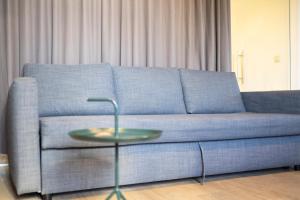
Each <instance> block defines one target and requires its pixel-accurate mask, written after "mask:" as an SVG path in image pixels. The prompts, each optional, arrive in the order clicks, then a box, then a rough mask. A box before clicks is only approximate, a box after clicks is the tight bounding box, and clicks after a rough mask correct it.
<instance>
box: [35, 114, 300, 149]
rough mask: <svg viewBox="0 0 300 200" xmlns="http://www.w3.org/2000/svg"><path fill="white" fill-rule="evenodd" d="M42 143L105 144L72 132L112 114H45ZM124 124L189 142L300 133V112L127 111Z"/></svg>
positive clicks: (105, 121)
mask: <svg viewBox="0 0 300 200" xmlns="http://www.w3.org/2000/svg"><path fill="white" fill-rule="evenodd" d="M40 121H41V123H40V124H41V132H42V133H41V134H42V147H43V148H44V149H47V148H66V147H88V146H104V145H109V144H107V143H105V144H100V143H93V142H83V141H77V140H73V139H72V138H70V137H69V135H68V132H69V131H72V130H76V129H83V128H91V127H113V121H114V120H113V117H112V116H67V117H43V118H41V120H40ZM120 127H125V128H126V127H127V128H152V129H159V130H163V134H162V136H161V137H160V138H159V139H156V140H153V141H150V142H152V143H161V142H188V141H209V140H228V139H241V138H255V137H274V136H287V135H300V115H288V114H257V113H231V114H197V115H194V114H191V115H123V116H120Z"/></svg>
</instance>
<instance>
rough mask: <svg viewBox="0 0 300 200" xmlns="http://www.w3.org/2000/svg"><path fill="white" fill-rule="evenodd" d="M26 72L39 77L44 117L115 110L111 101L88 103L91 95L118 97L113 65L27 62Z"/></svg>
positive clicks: (41, 111) (41, 112)
mask: <svg viewBox="0 0 300 200" xmlns="http://www.w3.org/2000/svg"><path fill="white" fill-rule="evenodd" d="M23 75H24V76H29V77H34V78H36V80H37V83H38V98H39V99H38V101H39V114H40V116H57V115H94V114H112V113H113V108H112V106H111V105H110V104H109V103H101V104H100V103H98V102H93V103H92V102H87V99H88V98H89V97H108V98H113V99H115V95H114V85H113V77H112V68H111V66H110V65H108V64H93V65H47V64H27V65H25V66H24V69H23Z"/></svg>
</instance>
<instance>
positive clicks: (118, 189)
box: [106, 143, 126, 200]
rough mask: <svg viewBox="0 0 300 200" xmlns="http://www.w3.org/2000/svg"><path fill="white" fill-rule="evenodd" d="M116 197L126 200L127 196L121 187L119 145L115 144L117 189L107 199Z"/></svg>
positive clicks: (118, 199) (119, 199)
mask: <svg viewBox="0 0 300 200" xmlns="http://www.w3.org/2000/svg"><path fill="white" fill-rule="evenodd" d="M114 195H116V197H117V200H126V198H125V196H124V195H123V194H122V192H121V190H120V186H119V144H118V143H116V144H115V188H114V190H113V191H112V192H111V193H110V195H109V196H108V197H107V198H106V200H109V199H111V198H112V197H113V196H114Z"/></svg>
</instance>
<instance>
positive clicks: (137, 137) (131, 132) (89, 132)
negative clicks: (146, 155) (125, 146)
mask: <svg viewBox="0 0 300 200" xmlns="http://www.w3.org/2000/svg"><path fill="white" fill-rule="evenodd" d="M118 132H119V133H118V135H117V136H115V129H114V128H89V129H80V130H75V131H71V132H70V133H69V135H70V136H71V137H72V138H74V139H77V140H84V141H91V142H114V143H117V142H118V143H119V142H137V141H145V140H152V139H156V138H159V137H160V135H161V132H162V131H160V130H152V129H133V128H119V129H118Z"/></svg>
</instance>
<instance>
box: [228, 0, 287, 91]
mask: <svg viewBox="0 0 300 200" xmlns="http://www.w3.org/2000/svg"><path fill="white" fill-rule="evenodd" d="M289 8H290V1H289V0H231V34H232V66H233V68H232V70H233V71H234V72H236V74H237V77H238V82H239V86H240V89H241V91H266V90H288V89H290V88H291V83H290V82H291V76H290V21H289V19H290V13H289V10H290V9H289Z"/></svg>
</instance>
